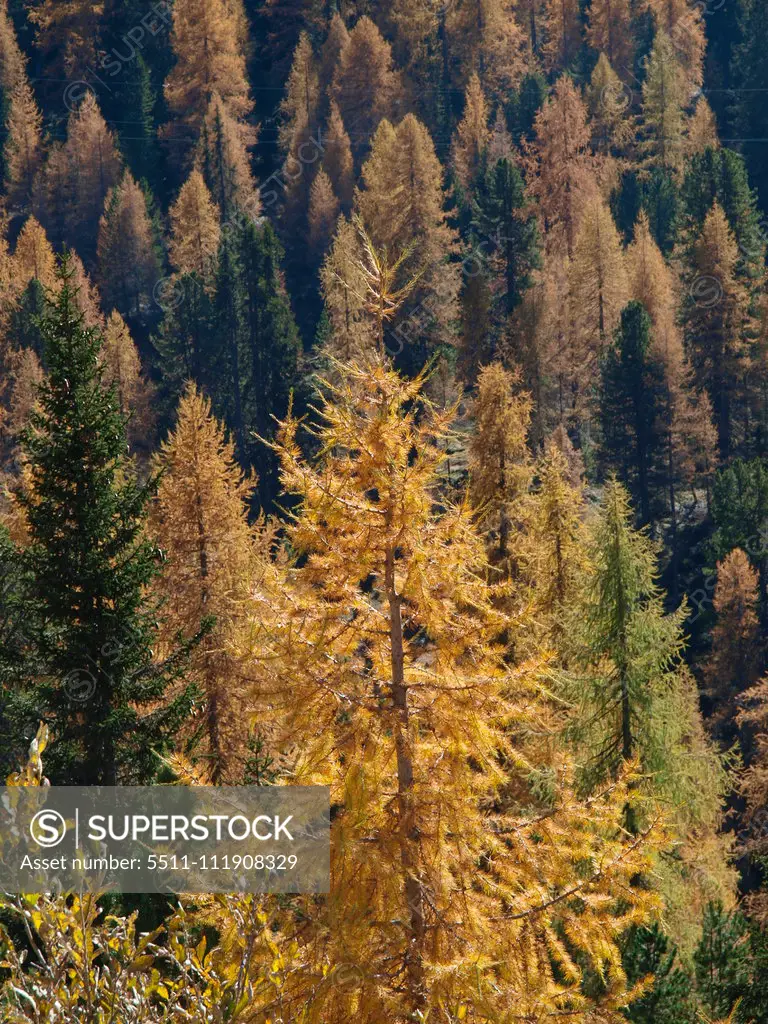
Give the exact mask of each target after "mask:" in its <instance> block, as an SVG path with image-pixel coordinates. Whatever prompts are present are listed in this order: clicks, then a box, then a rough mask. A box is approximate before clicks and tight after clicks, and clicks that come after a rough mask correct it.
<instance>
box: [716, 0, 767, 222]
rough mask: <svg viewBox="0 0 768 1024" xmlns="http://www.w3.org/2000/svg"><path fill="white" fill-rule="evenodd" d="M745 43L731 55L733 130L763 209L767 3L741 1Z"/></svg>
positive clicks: (741, 32)
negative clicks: (740, 141)
mask: <svg viewBox="0 0 768 1024" xmlns="http://www.w3.org/2000/svg"><path fill="white" fill-rule="evenodd" d="M726 6H729V7H733V6H736V7H737V8H740V9H741V10H740V15H741V17H740V18H739V22H740V24H739V28H740V35H741V40H740V41H737V42H736V45H735V46H734V47H733V49H732V51H731V80H732V84H733V85H734V86H735V88H734V92H733V93H732V96H733V110H732V115H733V127H734V131H735V133H736V137H737V138H739V139H742V140H743V141H742V143H741V148H742V150H743V152H744V155H745V157H746V159H747V163H748V165H749V171H750V177H751V178H752V181H753V182H754V184H755V186H756V187H757V190H758V192H759V194H760V202H761V206H762V207H763V209H765V208H766V205H767V204H768V167H766V162H765V143H764V142H763V141H762V140H763V139H765V138H767V137H768V104H766V102H765V97H766V90H768V47H767V46H766V45H765V43H766V39H768V7H766V5H765V3H764V2H763V0H738V3H737V4H736V5H734V4H728V5H726Z"/></svg>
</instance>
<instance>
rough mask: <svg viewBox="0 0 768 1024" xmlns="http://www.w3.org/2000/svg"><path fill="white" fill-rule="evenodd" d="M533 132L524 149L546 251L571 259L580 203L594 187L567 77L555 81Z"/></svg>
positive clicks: (579, 107)
mask: <svg viewBox="0 0 768 1024" xmlns="http://www.w3.org/2000/svg"><path fill="white" fill-rule="evenodd" d="M534 128H535V132H536V137H535V139H534V140H533V142H532V143H531V144H530V145H529V146H528V148H527V152H528V158H529V165H530V171H531V175H532V177H531V181H530V185H529V188H530V191H531V192H532V193H533V195H535V196H536V197H537V198H538V200H539V207H540V210H541V216H542V218H543V220H544V229H545V240H546V243H547V252H554V251H557V250H561V249H562V248H563V246H564V247H565V249H566V251H567V253H568V256H569V257H570V256H572V255H573V246H574V242H575V240H576V229H577V226H578V221H579V217H580V214H581V211H582V209H583V206H584V203H585V201H586V200H587V199H588V198H589V197H590V196H591V195H592V194H593V193H594V192H595V190H596V187H597V186H596V183H595V178H594V159H593V157H592V155H591V152H590V148H589V142H590V136H591V132H590V129H589V125H588V123H587V108H586V106H585V104H584V101H583V100H582V98H581V95H580V94H579V92H578V90H577V89H576V87H575V86H574V84H573V82H572V81H571V79H570V78H568V77H567V76H566V75H563V76H561V77H560V78H559V79H558V80H557V84H556V85H555V89H554V92H553V94H552V96H551V97H550V98H549V99H548V100H547V101H546V103H545V104H544V106H543V107H542V108H541V110H539V112H538V114H537V115H536V120H535V122H534Z"/></svg>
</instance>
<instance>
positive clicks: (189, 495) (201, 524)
mask: <svg viewBox="0 0 768 1024" xmlns="http://www.w3.org/2000/svg"><path fill="white" fill-rule="evenodd" d="M156 468H157V469H158V471H160V472H161V473H162V475H161V477H160V486H159V488H158V492H157V498H156V500H155V502H154V505H153V507H152V510H151V515H150V529H151V531H152V533H153V535H154V537H155V538H156V540H157V542H158V544H159V545H160V547H161V548H162V550H163V552H164V554H165V559H166V561H165V571H164V573H163V575H162V577H161V579H160V581H159V584H158V586H159V588H160V591H161V593H162V594H163V595H165V596H167V598H168V610H169V622H168V625H167V629H168V635H167V637H166V639H167V640H168V642H169V643H172V641H173V634H174V633H175V632H176V631H178V630H181V631H182V632H183V633H184V634H185V635H187V636H189V635H195V634H196V633H197V632H198V630H199V629H200V627H201V623H202V622H203V621H204V620H205V619H213V622H212V625H211V628H210V631H209V632H208V633H207V635H205V636H204V637H203V638H202V640H201V642H200V644H199V645H198V646H197V647H196V648H195V651H194V653H193V656H192V668H191V674H192V676H193V678H195V679H197V680H198V681H199V682H200V685H201V689H202V692H203V694H204V696H205V736H206V741H205V748H204V750H203V751H202V752H201V756H202V757H203V758H204V759H205V761H206V762H207V769H208V775H209V777H210V779H211V781H212V782H213V783H214V784H217V783H227V782H229V783H233V782H237V781H240V780H242V768H243V759H244V754H245V752H246V751H247V742H246V741H247V736H248V721H247V717H246V715H245V714H244V708H243V703H242V702H243V699H244V690H243V675H242V668H241V667H240V666H239V665H238V663H237V660H236V659H235V658H233V656H232V655H231V653H230V648H229V645H230V643H231V642H232V633H233V630H235V629H236V626H237V623H238V621H239V620H240V619H241V618H242V616H243V602H244V601H245V599H246V597H247V595H248V592H249V588H250V586H251V585H252V583H253V582H254V580H255V579H256V578H257V577H256V573H255V564H256V554H257V545H256V532H255V531H254V530H253V529H252V528H251V527H250V526H249V523H248V507H249V505H248V502H249V499H250V496H251V493H252V491H253V487H254V481H253V480H251V479H248V478H245V477H244V476H243V473H242V470H241V469H240V467H239V465H238V463H237V460H236V458H235V452H234V446H233V444H232V442H231V441H229V440H228V439H227V438H226V435H225V432H224V428H223V426H222V425H221V424H220V423H219V422H218V421H217V420H216V419H215V418H214V416H213V415H212V414H211V406H210V402H209V401H208V400H207V399H206V398H204V397H203V396H202V395H201V394H199V393H198V391H197V390H196V389H195V387H194V385H193V384H189V385H188V386H187V389H186V391H185V392H184V394H183V396H182V398H181V401H180V403H179V409H178V416H177V422H176V426H175V428H174V430H173V432H172V433H171V435H170V437H169V438H168V440H167V441H165V442H164V443H163V445H162V447H161V449H160V452H159V455H158V456H157V460H156Z"/></svg>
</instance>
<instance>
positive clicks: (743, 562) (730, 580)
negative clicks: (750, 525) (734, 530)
mask: <svg viewBox="0 0 768 1024" xmlns="http://www.w3.org/2000/svg"><path fill="white" fill-rule="evenodd" d="M758 601H759V591H758V579H757V572H756V571H755V570H754V569H753V568H752V566H751V565H750V564H749V559H748V558H747V556H746V554H745V553H744V552H743V551H742V549H741V548H734V549H733V551H731V552H730V553H729V554H728V555H726V556H725V558H724V559H723V560H722V561H721V562H718V565H717V586H716V587H715V595H714V599H713V605H714V609H715V614H716V616H717V619H716V621H715V626H714V628H713V630H712V652H711V654H710V656H709V658H708V660H707V662H706V665H705V667H704V668H705V673H704V676H705V681H706V684H707V696H708V697H709V698H710V700H711V701H712V702H713V708H714V712H715V716H716V724H717V725H718V726H720V727H722V726H723V725H724V724H725V723H726V722H727V720H728V719H730V718H732V717H733V707H734V700H735V698H736V697H737V696H738V694H739V693H740V692H742V691H743V690H747V689H749V687H751V686H754V685H755V684H756V683H757V680H758V677H759V675H760V668H761V663H760V662H761V659H760V652H761V649H762V641H761V636H760V622H759V620H758V614H757V613H758Z"/></svg>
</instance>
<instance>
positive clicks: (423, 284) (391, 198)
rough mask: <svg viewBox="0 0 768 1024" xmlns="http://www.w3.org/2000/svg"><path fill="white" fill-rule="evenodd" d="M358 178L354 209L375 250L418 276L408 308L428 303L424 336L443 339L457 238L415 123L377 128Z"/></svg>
mask: <svg viewBox="0 0 768 1024" xmlns="http://www.w3.org/2000/svg"><path fill="white" fill-rule="evenodd" d="M362 178H363V183H364V188H363V189H362V190H360V191H358V193H357V201H356V207H357V211H358V213H359V214H360V216H361V219H362V221H363V223H364V225H365V228H366V230H367V232H368V233H369V235H370V237H371V240H372V242H373V245H374V247H375V248H376V249H377V250H379V251H381V252H383V253H385V254H386V257H387V259H388V260H389V261H390V263H392V264H394V262H395V261H397V260H399V259H400V258H401V257H405V259H404V266H403V270H404V273H406V274H419V275H420V279H419V282H418V284H417V286H416V287H415V288H414V289H413V292H412V294H411V296H410V300H409V308H411V307H418V306H420V305H421V304H423V303H425V302H426V305H425V306H424V309H427V308H428V309H429V317H428V318H427V319H428V320H429V323H425V325H424V331H423V333H424V335H434V334H435V332H441V331H442V332H443V333H444V330H443V329H444V328H445V327H446V326H447V324H448V323H449V321H450V320H451V319H452V317H453V316H454V315H455V310H456V300H457V296H458V289H459V280H458V267H457V266H456V265H450V264H448V262H447V261H448V258H449V257H450V255H451V253H453V252H454V251H455V249H456V243H457V233H456V230H455V229H454V228H453V227H452V226H451V225H450V224H449V223H448V218H447V216H446V213H445V210H444V208H443V205H444V196H443V188H442V185H443V168H442V165H441V164H440V160H439V159H438V156H437V154H436V153H435V147H434V144H433V142H432V139H431V138H430V135H429V132H428V131H427V129H426V128H425V127H424V125H423V124H422V123H421V122H420V121H419V120H418V118H416V117H415V116H414V115H413V114H408V115H406V117H404V118H403V120H402V121H401V122H400V124H399V125H398V126H397V128H394V127H393V126H392V125H391V124H390V123H389V121H382V122H381V124H380V125H379V127H378V129H377V131H376V135H375V136H374V139H373V144H372V146H371V155H370V157H369V158H368V160H367V161H366V163H365V166H364V167H363V173H362ZM403 308H404V313H407V310H406V309H405V307H403ZM419 330H420V331H421V328H419Z"/></svg>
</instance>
